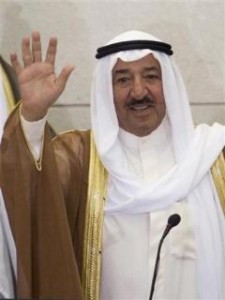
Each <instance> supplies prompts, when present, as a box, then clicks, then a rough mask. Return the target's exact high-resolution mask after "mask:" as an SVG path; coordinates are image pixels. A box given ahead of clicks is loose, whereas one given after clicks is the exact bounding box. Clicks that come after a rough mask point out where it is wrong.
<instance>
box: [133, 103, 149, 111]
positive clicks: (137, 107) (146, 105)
mask: <svg viewBox="0 0 225 300" xmlns="http://www.w3.org/2000/svg"><path fill="white" fill-rule="evenodd" d="M152 107H154V105H153V103H142V104H141V103H140V104H135V105H129V108H130V109H132V110H138V111H141V110H145V109H148V108H152Z"/></svg>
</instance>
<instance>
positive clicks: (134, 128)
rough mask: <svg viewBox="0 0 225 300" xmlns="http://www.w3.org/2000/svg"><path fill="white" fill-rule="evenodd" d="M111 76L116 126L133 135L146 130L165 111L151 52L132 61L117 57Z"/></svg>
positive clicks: (156, 69)
mask: <svg viewBox="0 0 225 300" xmlns="http://www.w3.org/2000/svg"><path fill="white" fill-rule="evenodd" d="M112 77H113V95H114V103H115V108H116V113H117V118H118V121H119V126H120V127H121V128H122V129H124V130H126V131H128V132H130V133H132V134H135V135H137V136H146V135H148V134H150V133H151V132H152V131H153V130H155V129H156V128H157V127H158V126H159V124H160V123H161V122H162V120H163V118H164V116H165V111H166V104H165V99H164V95H163V87H162V77H161V68H160V64H159V62H158V61H157V60H156V59H155V58H154V57H153V55H152V54H149V55H147V56H145V57H144V58H142V59H139V60H136V61H132V62H124V61H122V60H121V59H118V61H117V63H116V64H115V66H114V68H113V71H112Z"/></svg>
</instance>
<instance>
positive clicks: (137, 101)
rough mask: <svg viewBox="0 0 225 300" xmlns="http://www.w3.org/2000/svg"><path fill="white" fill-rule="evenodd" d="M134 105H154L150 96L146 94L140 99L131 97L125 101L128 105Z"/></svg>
mask: <svg viewBox="0 0 225 300" xmlns="http://www.w3.org/2000/svg"><path fill="white" fill-rule="evenodd" d="M136 105H149V106H153V105H154V101H153V100H152V99H151V98H149V97H148V96H145V97H144V98H142V99H136V98H132V99H131V100H130V101H129V102H128V103H127V106H128V107H132V106H136Z"/></svg>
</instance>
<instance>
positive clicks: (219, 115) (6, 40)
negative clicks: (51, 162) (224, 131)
mask: <svg viewBox="0 0 225 300" xmlns="http://www.w3.org/2000/svg"><path fill="white" fill-rule="evenodd" d="M0 20H1V22H0V51H1V52H0V53H1V55H2V56H3V57H4V59H6V60H7V61H9V54H10V53H11V52H17V53H18V54H19V57H20V54H21V49H20V45H21V39H22V37H24V36H29V35H30V34H31V32H32V31H33V30H39V31H40V32H41V35H42V42H43V54H44V53H45V50H46V47H47V43H48V39H49V37H50V36H57V38H58V55H57V61H56V70H57V72H59V71H60V70H61V68H62V67H63V66H64V65H65V64H67V63H72V64H74V65H75V67H76V69H75V71H74V72H73V74H72V76H71V78H70V79H69V82H68V84H67V87H66V90H65V91H64V93H63V95H62V96H61V97H60V99H59V100H58V101H57V103H55V104H54V106H53V107H52V108H51V110H50V113H49V116H48V118H49V121H50V123H51V124H52V126H53V128H54V129H55V130H56V131H57V132H60V131H65V130H70V129H73V128H77V129H87V128H90V117H89V112H90V109H89V99H90V87H91V79H92V73H93V70H94V67H95V64H96V59H95V52H96V48H98V47H100V46H103V45H104V44H105V43H106V42H108V40H110V39H111V38H113V37H114V36H115V35H117V34H119V33H121V32H123V31H125V30H131V29H138V30H144V31H147V32H149V33H151V34H153V35H155V36H157V37H158V38H160V39H162V40H163V41H165V42H168V43H170V44H171V45H172V46H173V50H174V56H173V59H174V60H175V61H176V63H177V65H178V66H179V68H180V71H181V73H182V75H183V78H184V81H185V83H186V87H187V92H188V95H189V100H190V104H191V108H192V111H193V117H194V121H195V123H196V124H198V123H202V122H205V123H208V124H212V123H213V122H220V123H223V124H225V1H217V0H195V1H194V0H175V1H174V0H146V1H142V0H136V1H131V0H105V1H98V0H89V1H85V0H83V1H72V0H70V1H69V0H61V1H56V0H49V1H44V0H17V1H15V0H14V1H13V0H0Z"/></svg>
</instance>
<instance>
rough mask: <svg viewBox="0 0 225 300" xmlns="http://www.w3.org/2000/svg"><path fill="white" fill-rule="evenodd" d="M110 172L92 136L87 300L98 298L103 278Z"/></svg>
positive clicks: (85, 280) (85, 270)
mask: <svg viewBox="0 0 225 300" xmlns="http://www.w3.org/2000/svg"><path fill="white" fill-rule="evenodd" d="M106 180H107V172H106V170H105V168H104V167H103V165H102V163H101V161H100V160H99V158H98V155H97V151H96V148H95V145H94V141H93V138H92V136H91V149H90V166H89V186H88V199H87V208H86V216H85V237H84V259H83V262H84V263H83V272H82V285H83V289H84V299H85V300H97V299H99V293H100V282H101V251H102V231H103V209H104V199H105V193H106Z"/></svg>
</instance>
